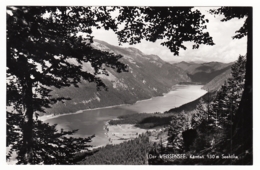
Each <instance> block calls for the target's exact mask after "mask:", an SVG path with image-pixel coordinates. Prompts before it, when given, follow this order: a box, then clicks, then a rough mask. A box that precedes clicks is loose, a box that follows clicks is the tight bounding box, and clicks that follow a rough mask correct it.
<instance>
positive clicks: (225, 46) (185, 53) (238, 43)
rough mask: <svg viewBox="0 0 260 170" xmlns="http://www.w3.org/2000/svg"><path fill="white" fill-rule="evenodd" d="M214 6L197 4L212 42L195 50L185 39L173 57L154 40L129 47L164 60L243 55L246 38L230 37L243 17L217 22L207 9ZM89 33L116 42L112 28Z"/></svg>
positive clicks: (225, 59)
mask: <svg viewBox="0 0 260 170" xmlns="http://www.w3.org/2000/svg"><path fill="white" fill-rule="evenodd" d="M212 8H216V7H197V8H196V9H198V10H200V11H201V13H202V14H204V15H205V18H207V19H209V23H208V24H207V31H208V32H209V34H210V35H211V36H212V38H213V41H214V43H215V44H216V45H214V46H207V45H201V46H200V48H199V49H194V50H193V49H192V43H190V42H186V43H185V44H184V45H185V46H186V47H187V50H180V54H179V56H173V53H171V51H170V50H169V49H168V48H167V47H164V46H162V45H160V43H161V41H156V42H155V43H152V42H147V41H145V40H143V41H141V43H139V44H135V45H131V47H135V48H138V49H139V50H141V51H142V52H143V53H145V54H156V55H158V56H159V57H161V58H162V59H163V60H165V61H175V62H180V61H196V60H200V61H219V62H232V61H235V60H236V59H237V58H238V56H239V55H240V54H241V55H245V54H246V40H247V39H246V37H244V38H242V39H239V40H237V39H232V36H234V35H235V31H237V30H238V29H239V28H240V27H241V26H242V25H243V24H244V21H245V19H232V20H230V21H228V22H221V21H220V20H221V19H222V18H223V16H221V15H216V16H214V15H211V14H209V13H208V12H207V11H208V10H209V9H212ZM93 35H94V36H95V38H96V39H99V40H103V41H106V42H108V43H110V44H112V45H116V46H117V45H118V44H119V43H118V40H117V36H116V34H115V33H114V32H113V31H111V30H110V31H106V30H104V29H99V30H97V29H93ZM129 46H130V45H129V44H123V47H129Z"/></svg>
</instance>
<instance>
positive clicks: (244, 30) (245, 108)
mask: <svg viewBox="0 0 260 170" xmlns="http://www.w3.org/2000/svg"><path fill="white" fill-rule="evenodd" d="M210 12H211V13H212V14H223V15H224V18H223V19H222V20H221V21H223V22H225V21H229V20H231V19H233V18H238V19H240V18H246V20H245V22H244V25H243V26H242V27H241V28H240V29H239V30H237V31H236V33H237V34H236V35H235V36H234V37H233V38H236V39H240V38H242V37H245V36H247V54H246V73H245V85H244V91H243V94H242V99H241V102H240V105H239V109H238V110H237V113H236V116H235V120H234V125H233V128H232V129H233V138H234V141H235V142H236V144H235V145H242V146H243V148H244V150H247V151H248V152H250V154H249V156H248V160H249V162H248V163H249V164H252V160H253V157H252V148H253V95H252V94H253V92H252V91H253V85H252V81H253V79H252V78H253V69H252V66H253V50H252V49H253V36H252V35H253V27H252V22H253V9H252V7H221V8H218V9H216V10H211V11H210Z"/></svg>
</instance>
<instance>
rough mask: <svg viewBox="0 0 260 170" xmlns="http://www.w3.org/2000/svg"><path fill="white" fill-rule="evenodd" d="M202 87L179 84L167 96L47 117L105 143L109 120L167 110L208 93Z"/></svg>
mask: <svg viewBox="0 0 260 170" xmlns="http://www.w3.org/2000/svg"><path fill="white" fill-rule="evenodd" d="M201 87H202V86H201V85H185V86H176V89H175V90H174V91H170V92H169V93H167V94H165V95H164V96H159V97H154V98H151V99H149V100H143V101H138V102H136V103H135V104H133V105H122V106H115V107H111V108H100V109H95V110H87V111H83V112H82V113H78V114H71V115H64V116H60V117H56V118H53V119H49V120H46V121H47V122H49V123H50V124H58V128H63V129H66V130H73V129H79V131H78V132H77V133H76V134H75V135H74V136H75V137H87V136H90V135H93V134H95V138H93V141H92V143H91V144H92V145H94V146H99V145H105V144H107V143H108V139H107V138H106V136H105V130H104V125H105V122H106V121H108V120H111V119H115V118H117V117H118V116H121V115H127V114H133V113H154V112H165V111H167V110H169V109H172V108H174V107H178V106H181V105H183V104H185V103H188V102H190V101H193V100H195V99H197V98H199V97H200V96H202V95H203V94H205V93H206V91H205V90H202V89H201Z"/></svg>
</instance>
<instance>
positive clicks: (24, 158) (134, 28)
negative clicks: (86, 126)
mask: <svg viewBox="0 0 260 170" xmlns="http://www.w3.org/2000/svg"><path fill="white" fill-rule="evenodd" d="M116 8H119V16H118V17H117V20H115V19H113V18H112V17H111V13H112V12H113V11H115V9H116ZM191 9H192V8H191V7H184V8H179V7H178V8H157V7H141V8H140V7H109V8H108V7H78V6H74V7H61V6H60V7H37V6H34V7H26V6H17V7H9V6H8V7H7V107H8V109H9V110H11V112H7V130H8V132H7V144H8V145H9V146H10V145H11V147H12V148H11V150H10V152H12V151H13V150H14V149H16V151H17V153H18V157H17V159H18V162H19V163H23V164H27V163H39V162H44V163H54V161H53V160H51V161H49V159H50V157H51V156H50V157H49V158H48V156H46V155H45V156H43V155H41V157H39V158H38V157H37V159H36V158H34V156H33V155H34V153H35V154H36V153H37V152H35V151H34V149H35V148H33V146H34V144H35V140H36V139H35V133H36V132H35V128H43V129H37V130H38V131H37V133H39V134H42V135H43V134H44V135H45V133H47V134H46V135H47V136H48V135H51V136H52V134H54V133H55V131H54V127H52V126H49V125H47V124H44V123H42V122H41V123H40V121H39V120H37V117H38V113H39V112H44V109H45V108H49V107H51V105H52V104H54V103H56V102H58V101H60V102H62V101H64V100H68V98H65V97H59V98H53V96H51V95H50V92H51V87H56V88H61V87H64V86H70V85H74V86H75V87H77V86H78V85H77V84H78V83H79V82H80V81H81V80H82V79H85V80H87V81H89V82H95V83H96V84H97V87H98V88H99V87H104V88H106V86H105V84H104V83H103V82H102V81H101V79H100V78H98V77H97V76H96V75H98V74H105V75H107V74H108V73H107V71H106V69H105V68H106V67H110V68H113V69H116V70H117V71H118V72H122V71H127V67H126V65H124V64H122V63H120V62H119V61H118V60H119V59H120V58H121V57H122V56H121V55H114V54H111V53H108V52H103V51H99V50H95V49H93V48H92V47H91V46H90V44H91V43H92V42H93V36H91V33H92V30H91V29H92V27H96V28H101V27H104V28H105V29H106V30H108V29H112V30H113V31H115V32H116V33H117V35H118V37H119V41H120V42H129V43H130V44H133V43H136V42H140V40H141V39H143V38H144V36H145V37H146V40H149V41H152V42H154V41H156V40H157V39H162V38H163V37H165V38H166V39H167V40H166V41H164V42H162V45H165V46H167V47H168V48H169V49H170V50H171V51H172V52H174V54H175V55H178V51H179V49H180V48H182V49H186V47H185V46H184V45H182V43H183V42H184V41H193V42H194V43H195V44H194V46H193V48H198V47H199V45H200V44H208V45H213V41H212V38H211V37H210V36H209V34H208V33H207V32H204V29H206V26H205V25H204V24H205V23H206V22H208V21H207V20H205V19H204V16H203V15H201V13H200V12H199V11H198V10H195V11H193V10H191ZM140 12H141V13H142V14H143V15H140ZM140 17H141V18H140ZM161 17H163V20H162V19H161ZM164 21H165V22H164ZM122 23H125V27H124V28H123V29H122V30H118V27H117V26H118V24H122ZM148 23H149V24H148ZM78 33H82V34H84V35H85V36H84V37H83V36H80V35H79V34H78ZM83 62H90V63H91V66H92V67H93V68H94V71H95V72H94V74H92V73H89V72H87V71H85V70H84V69H82V63H83ZM11 114H12V115H11ZM44 128H48V129H49V130H47V131H45V129H44ZM41 132H44V133H41ZM72 133H73V132H68V133H65V132H64V133H62V132H61V133H60V135H58V136H59V137H61V136H64V135H70V134H72ZM10 135H11V136H10ZM16 137H17V138H16ZM21 138H22V139H21ZM39 138H43V136H39ZM37 140H38V139H37ZM71 140H72V139H71ZM75 141H76V142H78V143H82V142H83V143H84V141H86V140H79V141H77V140H76V139H75ZM69 142H71V141H68V143H65V144H67V145H68V146H71V145H69ZM76 146H77V145H76ZM79 146H80V145H79ZM58 149H60V150H61V151H60V152H61V153H62V152H63V151H62V148H61V147H58ZM74 149H75V148H74ZM75 151H77V149H76V150H75ZM37 154H38V153H37ZM46 154H47V152H46ZM49 154H55V153H54V152H49ZM9 155H10V154H9ZM55 156H56V155H55ZM45 157H46V160H44V159H45ZM47 158H48V159H47ZM56 161H60V159H58V160H56ZM56 163H67V162H56Z"/></svg>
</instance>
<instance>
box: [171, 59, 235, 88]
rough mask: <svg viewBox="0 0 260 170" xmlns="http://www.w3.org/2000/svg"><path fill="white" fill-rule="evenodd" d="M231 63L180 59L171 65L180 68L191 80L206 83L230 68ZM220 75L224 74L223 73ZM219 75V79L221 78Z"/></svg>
mask: <svg viewBox="0 0 260 170" xmlns="http://www.w3.org/2000/svg"><path fill="white" fill-rule="evenodd" d="M232 64H233V63H221V62H208V63H195V62H184V61H182V62H180V63H175V64H173V66H177V67H179V68H182V69H183V70H184V71H185V72H186V73H187V74H188V76H189V77H190V78H191V81H192V82H196V83H200V84H207V83H209V82H210V81H211V80H213V79H214V78H215V77H217V76H219V75H221V74H222V73H224V72H226V71H227V70H230V69H231V65H232ZM222 76H225V74H224V75H222ZM220 77H221V76H220ZM220 77H219V79H221V78H220Z"/></svg>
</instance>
